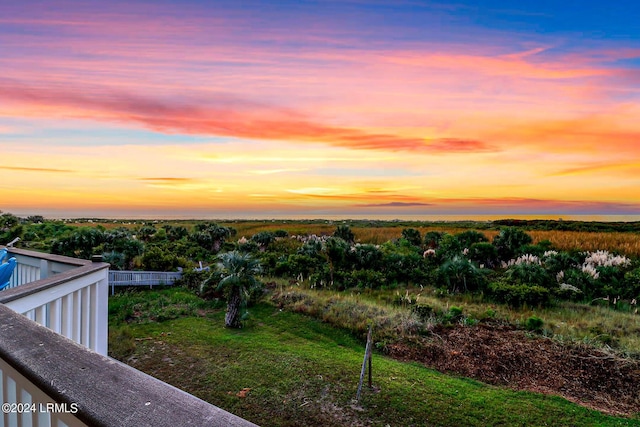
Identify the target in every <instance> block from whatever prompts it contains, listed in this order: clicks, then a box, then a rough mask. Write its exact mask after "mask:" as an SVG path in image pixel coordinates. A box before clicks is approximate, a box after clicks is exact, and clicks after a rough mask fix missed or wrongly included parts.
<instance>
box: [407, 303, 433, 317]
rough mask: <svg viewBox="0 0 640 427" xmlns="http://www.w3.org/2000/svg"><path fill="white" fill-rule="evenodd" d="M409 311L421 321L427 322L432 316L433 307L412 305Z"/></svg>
mask: <svg viewBox="0 0 640 427" xmlns="http://www.w3.org/2000/svg"><path fill="white" fill-rule="evenodd" d="M411 311H412V312H413V313H414V314H415V315H416V316H418V317H419V318H420V319H421V320H427V319H428V318H430V317H431V316H432V315H433V314H434V310H433V307H431V306H430V305H426V304H414V305H412V306H411Z"/></svg>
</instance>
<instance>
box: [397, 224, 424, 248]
mask: <svg viewBox="0 0 640 427" xmlns="http://www.w3.org/2000/svg"><path fill="white" fill-rule="evenodd" d="M402 238H403V239H406V240H407V241H408V242H409V243H411V244H412V245H413V246H421V245H422V236H420V231H419V230H416V229H415V228H405V229H404V230H402Z"/></svg>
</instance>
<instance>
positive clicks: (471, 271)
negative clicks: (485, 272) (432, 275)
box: [438, 255, 483, 292]
mask: <svg viewBox="0 0 640 427" xmlns="http://www.w3.org/2000/svg"><path fill="white" fill-rule="evenodd" d="M438 272H439V275H440V277H441V279H442V280H443V281H444V282H445V283H446V285H447V289H448V290H449V291H450V292H461V291H475V290H478V289H479V288H480V287H481V285H482V279H483V277H482V274H481V273H480V270H479V269H478V268H477V267H476V266H475V265H473V263H472V262H471V261H469V260H468V259H466V258H464V257H462V256H459V255H456V256H454V257H453V258H452V259H450V260H449V261H446V262H445V263H444V264H442V266H440V269H439V270H438Z"/></svg>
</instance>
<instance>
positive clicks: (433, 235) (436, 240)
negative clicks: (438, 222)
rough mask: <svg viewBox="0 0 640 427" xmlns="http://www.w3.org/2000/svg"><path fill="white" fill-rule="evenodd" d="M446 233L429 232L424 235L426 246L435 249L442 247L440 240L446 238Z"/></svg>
mask: <svg viewBox="0 0 640 427" xmlns="http://www.w3.org/2000/svg"><path fill="white" fill-rule="evenodd" d="M445 234H446V233H444V232H441V231H428V232H426V233H425V235H424V244H425V246H427V247H429V248H432V249H435V248H437V247H438V246H439V245H440V240H442V238H443V237H444V235H445Z"/></svg>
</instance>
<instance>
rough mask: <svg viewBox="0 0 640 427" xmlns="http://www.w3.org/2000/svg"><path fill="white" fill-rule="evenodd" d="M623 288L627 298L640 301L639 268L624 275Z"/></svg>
mask: <svg viewBox="0 0 640 427" xmlns="http://www.w3.org/2000/svg"><path fill="white" fill-rule="evenodd" d="M623 287H624V290H625V294H626V295H625V296H626V297H627V298H632V299H640V268H636V269H634V270H631V271H628V272H626V273H625V275H624V283H623Z"/></svg>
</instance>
